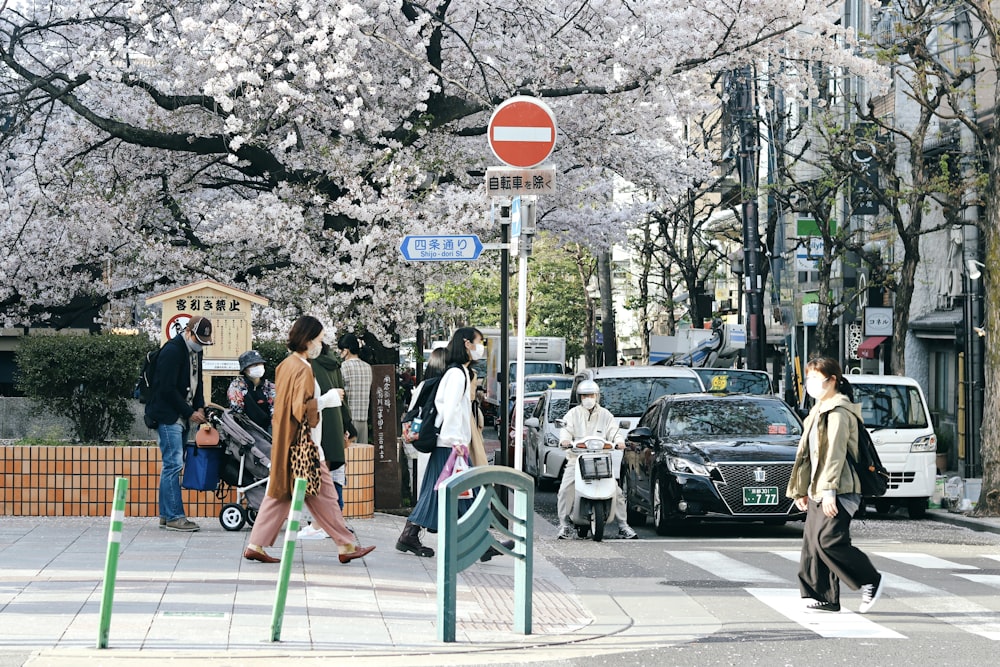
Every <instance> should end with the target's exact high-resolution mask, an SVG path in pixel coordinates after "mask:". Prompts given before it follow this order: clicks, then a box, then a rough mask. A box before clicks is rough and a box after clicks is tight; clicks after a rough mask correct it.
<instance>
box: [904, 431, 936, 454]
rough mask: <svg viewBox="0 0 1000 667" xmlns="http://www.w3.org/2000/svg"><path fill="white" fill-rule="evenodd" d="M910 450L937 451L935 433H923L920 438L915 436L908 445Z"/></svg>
mask: <svg viewBox="0 0 1000 667" xmlns="http://www.w3.org/2000/svg"><path fill="white" fill-rule="evenodd" d="M910 451H911V452H936V451H937V436H936V435H933V434H931V435H925V436H923V437H922V438H917V439H916V440H914V441H913V444H912V445H910Z"/></svg>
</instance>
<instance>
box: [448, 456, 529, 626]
mask: <svg viewBox="0 0 1000 667" xmlns="http://www.w3.org/2000/svg"><path fill="white" fill-rule="evenodd" d="M497 487H507V488H509V489H511V490H512V491H513V509H512V510H511V509H508V508H507V507H505V506H504V503H503V502H502V500H501V496H500V494H498V493H497ZM470 489H477V491H476V497H475V500H473V501H472V506H471V507H470V508H469V509H468V511H466V512H465V513H464V514H462V516H461V517H459V501H460V499H459V495H460V494H462V493H463V492H465V491H468V490H470ZM534 506H535V484H534V480H532V478H531V477H530V476H529V475H526V474H525V473H523V472H519V471H517V470H513V469H511V468H504V467H498V466H479V467H476V468H470V469H469V470H467V471H466V472H463V473H461V474H459V475H456V476H454V477H452V478H451V479H449V480H448V481H447V482H446V483H444V484H442V485H441V486H440V487H439V488H438V530H439V531H440V534H439V535H438V549H439V550H438V577H437V579H438V589H437V607H438V618H437V620H438V622H437V626H438V641H442V642H454V641H455V622H456V595H457V582H458V573H459V572H461V571H462V570H464V569H465V568H467V567H469V566H470V565H472V564H473V563H474V562H475V561H476V560H477V559H478V558H479V557H480V556H482V555H483V553H485V552H486V550H487V549H489V548H490V547H491V546H492V547H493V548H495V549H496V550H497V551H499V552H500V553H502V554H506V555H508V556H510V557H511V558H513V559H514V632H518V633H521V634H525V635H530V634H531V594H532V589H531V586H532V584H531V581H532V558H533V555H532V554H533V546H534V545H533V543H532V534H533V530H534V526H533V523H534ZM505 522H506V524H507V526H509V528H508V527H507V526H505V525H504V523H505ZM491 529H493V530H494V531H496V532H497V533H498V534H500V535H501V536H503V538H504V539H510V540H513V542H514V548H513V549H512V550H511V549H508V548H506V547H505V546H504V545H502V544H501V543H500V542H499V541H497V539H496V538H495V537H494V535H493V533H492V532H491Z"/></svg>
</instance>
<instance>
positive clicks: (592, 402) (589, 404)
mask: <svg viewBox="0 0 1000 667" xmlns="http://www.w3.org/2000/svg"><path fill="white" fill-rule="evenodd" d="M580 405H582V406H583V407H584V409H586V410H593V409H594V408H595V407H597V399H596V398H593V397H590V396H588V397H587V398H582V399H580Z"/></svg>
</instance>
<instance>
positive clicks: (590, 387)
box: [576, 380, 601, 396]
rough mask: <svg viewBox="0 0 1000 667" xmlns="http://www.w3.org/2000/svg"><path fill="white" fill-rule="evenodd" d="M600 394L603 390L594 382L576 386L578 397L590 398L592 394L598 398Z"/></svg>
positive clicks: (585, 382)
mask: <svg viewBox="0 0 1000 667" xmlns="http://www.w3.org/2000/svg"><path fill="white" fill-rule="evenodd" d="M600 393H601V388H600V387H599V386H597V383H596V382H594V381H593V380H584V381H583V382H581V383H580V384H578V385H577V386H576V395H577V396H590V395H591V394H593V395H594V396H598V395H600Z"/></svg>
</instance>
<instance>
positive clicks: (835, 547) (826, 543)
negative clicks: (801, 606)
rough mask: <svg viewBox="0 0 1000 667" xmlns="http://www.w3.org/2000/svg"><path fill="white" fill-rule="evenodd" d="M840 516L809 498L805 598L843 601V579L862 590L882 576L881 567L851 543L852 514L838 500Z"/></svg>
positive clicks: (802, 571)
mask: <svg viewBox="0 0 1000 667" xmlns="http://www.w3.org/2000/svg"><path fill="white" fill-rule="evenodd" d="M837 509H838V510H839V511H838V512H837V516H835V517H828V516H826V515H825V514H823V504H822V503H818V502H816V501H815V500H811V499H810V500H809V510H808V511H807V512H806V527H805V530H804V531H803V534H802V555H801V557H800V558H799V590H801V591H802V597H804V598H812V599H814V600H820V601H822V602H832V603H836V604H839V603H840V581H841V580H842V581H843V582H844V583H845V584H847V585H848V586H850V588H851V590H855V591H856V590H858V589H859V588H861V587H862V586H864V585H865V584H874V583H875V582H876V581H878V579H879V573H878V570H876V569H875V566H874V565H872V562H871V560H870V559H869V558H868V556H866V555H865V553H864V552H863V551H861V549H858V548H857V547H856V546H854V545H853V544H851V515H850V514H849V513H848V512H847V511H845V510H844V507H843V505H841V504H840V501H839V500H838V501H837Z"/></svg>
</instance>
